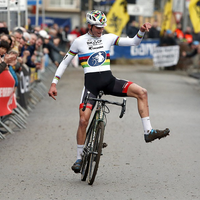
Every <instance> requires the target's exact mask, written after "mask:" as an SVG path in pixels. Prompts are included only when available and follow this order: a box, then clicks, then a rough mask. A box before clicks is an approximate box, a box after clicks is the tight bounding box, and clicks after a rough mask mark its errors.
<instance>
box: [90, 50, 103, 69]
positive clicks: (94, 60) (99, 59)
mask: <svg viewBox="0 0 200 200" xmlns="http://www.w3.org/2000/svg"><path fill="white" fill-rule="evenodd" d="M105 60H106V52H105V51H99V52H97V53H93V54H92V55H91V56H90V57H89V59H88V65H89V66H91V67H96V66H99V65H102V64H103V63H104V62H105Z"/></svg>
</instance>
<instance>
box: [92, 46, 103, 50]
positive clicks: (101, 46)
mask: <svg viewBox="0 0 200 200" xmlns="http://www.w3.org/2000/svg"><path fill="white" fill-rule="evenodd" d="M101 48H103V46H99V47H89V50H93V49H101Z"/></svg>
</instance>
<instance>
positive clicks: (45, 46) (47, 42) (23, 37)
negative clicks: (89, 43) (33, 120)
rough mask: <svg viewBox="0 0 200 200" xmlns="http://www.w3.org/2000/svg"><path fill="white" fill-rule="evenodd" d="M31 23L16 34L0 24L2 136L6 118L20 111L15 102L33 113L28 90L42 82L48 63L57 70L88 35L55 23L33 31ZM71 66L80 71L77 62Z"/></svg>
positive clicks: (84, 31)
mask: <svg viewBox="0 0 200 200" xmlns="http://www.w3.org/2000/svg"><path fill="white" fill-rule="evenodd" d="M28 22H29V26H28V28H27V29H25V28H24V27H15V28H14V29H13V30H8V28H7V25H6V23H5V22H0V56H1V57H0V134H1V133H2V132H3V131H2V124H1V123H2V122H3V119H4V118H5V115H6V116H7V115H8V114H10V113H11V112H12V111H13V109H14V108H16V107H17V106H16V105H14V104H12V103H11V102H14V101H16V102H17V103H18V105H20V106H22V108H23V109H25V110H29V109H30V110H31V107H30V105H29V102H28V101H27V99H28V98H29V96H30V92H29V89H30V88H31V87H32V85H35V83H41V82H42V81H41V80H42V79H43V77H44V75H45V70H46V69H47V67H48V66H49V62H51V63H52V64H51V65H50V66H54V68H55V69H56V67H58V65H59V63H60V62H61V60H62V59H63V57H64V56H65V54H66V52H67V51H68V49H69V46H70V44H71V43H72V42H73V40H74V39H75V38H77V37H79V36H80V35H83V34H85V33H86V32H87V31H88V30H87V28H86V27H85V26H83V27H81V28H79V27H78V26H76V27H75V29H73V30H71V27H70V26H68V25H66V26H64V27H59V26H58V24H56V23H54V24H53V25H51V26H46V25H41V26H35V27H34V26H32V25H31V21H30V19H29V20H28ZM72 64H73V66H74V67H77V66H78V63H77V59H75V60H74V61H73V62H72ZM5 80H9V82H10V84H9V85H8V84H7V82H5ZM11 83H12V84H13V85H12V84H11ZM6 84H7V85H6ZM8 88H9V90H8ZM11 89H12V90H11ZM8 91H9V92H8ZM8 94H9V96H8ZM13 94H15V95H13ZM7 97H9V98H7ZM5 99H7V100H6V101H5ZM11 104H12V106H11V109H10V110H9V106H10V105H11ZM13 105H14V106H13Z"/></svg>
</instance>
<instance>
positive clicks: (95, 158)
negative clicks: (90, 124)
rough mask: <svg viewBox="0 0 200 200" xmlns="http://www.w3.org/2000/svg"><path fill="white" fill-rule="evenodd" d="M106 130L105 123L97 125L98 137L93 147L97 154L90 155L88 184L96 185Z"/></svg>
mask: <svg viewBox="0 0 200 200" xmlns="http://www.w3.org/2000/svg"><path fill="white" fill-rule="evenodd" d="M104 130H105V125H104V122H102V121H101V122H99V123H98V125H97V129H96V136H95V139H94V146H93V152H96V155H95V154H91V155H90V160H89V168H88V172H89V175H88V184H89V185H92V184H93V183H94V180H95V177H96V174H97V170H98V166H99V161H100V157H101V153H102V147H103V137H104Z"/></svg>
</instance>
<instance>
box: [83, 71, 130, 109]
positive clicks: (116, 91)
mask: <svg viewBox="0 0 200 200" xmlns="http://www.w3.org/2000/svg"><path fill="white" fill-rule="evenodd" d="M132 83H133V82H130V81H127V80H122V79H117V78H115V77H114V76H113V75H112V72H111V71H104V72H94V73H87V74H85V84H84V85H85V87H84V88H83V92H82V96H81V102H80V109H81V108H82V107H83V100H84V99H85V96H86V95H87V92H88V91H89V92H90V96H91V97H95V98H96V97H97V96H98V94H99V91H103V92H104V94H109V95H113V96H119V97H125V96H127V90H128V87H129V86H130V85H131V84H132ZM94 106H95V101H91V100H89V101H88V104H87V107H88V108H90V109H91V110H92V109H93V108H94Z"/></svg>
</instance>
